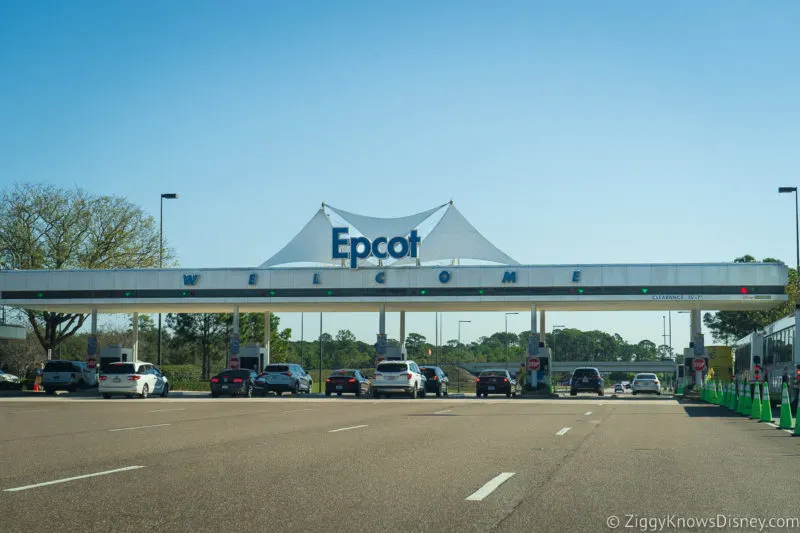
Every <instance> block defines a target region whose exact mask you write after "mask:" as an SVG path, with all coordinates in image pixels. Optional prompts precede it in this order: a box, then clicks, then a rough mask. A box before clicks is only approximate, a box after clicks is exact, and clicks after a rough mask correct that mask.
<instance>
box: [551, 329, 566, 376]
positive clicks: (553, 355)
mask: <svg viewBox="0 0 800 533" xmlns="http://www.w3.org/2000/svg"><path fill="white" fill-rule="evenodd" d="M566 327H567V326H553V353H551V354H550V384H551V385H553V374H555V368H556V367H555V366H554V364H555V360H556V338H557V337H556V333H561V331H562V330H563V329H564V328H566Z"/></svg>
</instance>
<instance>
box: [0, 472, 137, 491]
mask: <svg viewBox="0 0 800 533" xmlns="http://www.w3.org/2000/svg"><path fill="white" fill-rule="evenodd" d="M139 468H145V467H144V466H126V467H125V468H115V469H114V470H106V471H104V472H95V473H94V474H84V475H82V476H75V477H67V478H64V479H56V480H55V481H45V482H44V483H36V484H35V485H25V486H24V487H15V488H13V489H5V490H3V492H19V491H21V490H28V489H35V488H38V487H46V486H47V485H55V484H56V483H66V482H67V481H75V480H76V479H86V478H89V477H97V476H106V475H108V474H116V473H117V472H127V471H128V470H137V469H139Z"/></svg>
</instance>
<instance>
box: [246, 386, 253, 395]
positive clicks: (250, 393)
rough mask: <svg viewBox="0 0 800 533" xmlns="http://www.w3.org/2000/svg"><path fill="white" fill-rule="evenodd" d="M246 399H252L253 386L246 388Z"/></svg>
mask: <svg viewBox="0 0 800 533" xmlns="http://www.w3.org/2000/svg"><path fill="white" fill-rule="evenodd" d="M247 397H248V398H252V397H253V386H252V385H250V386H249V387H247Z"/></svg>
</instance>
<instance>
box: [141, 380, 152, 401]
mask: <svg viewBox="0 0 800 533" xmlns="http://www.w3.org/2000/svg"><path fill="white" fill-rule="evenodd" d="M148 396H150V385H148V384H147V383H145V384H144V387H142V393H141V394H140V395H139V398H141V399H142V400H144V399H146V398H147V397H148Z"/></svg>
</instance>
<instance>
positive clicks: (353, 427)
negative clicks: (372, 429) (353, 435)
mask: <svg viewBox="0 0 800 533" xmlns="http://www.w3.org/2000/svg"><path fill="white" fill-rule="evenodd" d="M365 427H367V424H361V425H360V426H350V427H346V428H339V429H332V430H330V431H329V432H328V433H337V432H339V431H348V430H351V429H358V428H365Z"/></svg>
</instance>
